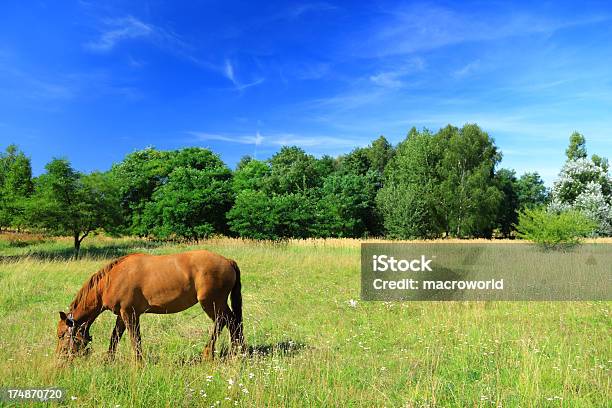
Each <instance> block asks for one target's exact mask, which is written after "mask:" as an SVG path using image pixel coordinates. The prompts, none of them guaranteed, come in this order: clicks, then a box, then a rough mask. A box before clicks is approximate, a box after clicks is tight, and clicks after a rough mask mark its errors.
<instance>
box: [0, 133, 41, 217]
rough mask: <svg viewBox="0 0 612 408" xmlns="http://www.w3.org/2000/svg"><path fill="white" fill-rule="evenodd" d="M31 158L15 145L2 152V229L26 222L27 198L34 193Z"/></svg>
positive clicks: (0, 190)
mask: <svg viewBox="0 0 612 408" xmlns="http://www.w3.org/2000/svg"><path fill="white" fill-rule="evenodd" d="M33 188H34V185H33V182H32V166H31V163H30V159H29V158H28V157H27V156H26V155H25V154H24V153H23V152H21V151H19V149H18V148H17V146H15V145H10V146H8V147H7V148H6V152H5V153H4V154H0V229H1V228H2V227H6V226H20V225H22V224H23V223H24V218H23V217H24V205H25V200H26V199H27V198H28V197H29V196H30V195H31V194H32V191H33Z"/></svg>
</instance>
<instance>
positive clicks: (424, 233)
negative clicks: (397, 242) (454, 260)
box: [376, 128, 443, 238]
mask: <svg viewBox="0 0 612 408" xmlns="http://www.w3.org/2000/svg"><path fill="white" fill-rule="evenodd" d="M441 157H442V150H441V146H440V145H439V144H438V139H435V138H434V137H433V136H432V134H431V133H430V132H429V131H428V130H426V129H425V130H423V132H419V131H417V130H416V129H415V128H412V129H411V130H410V132H409V133H408V136H407V137H406V139H405V140H404V141H403V142H401V143H400V144H399V145H398V147H397V149H396V152H395V155H394V157H393V158H392V159H391V161H390V162H389V163H388V165H387V166H386V168H385V182H384V186H383V187H382V188H381V189H380V191H379V192H378V195H377V198H376V201H377V206H378V209H379V211H380V214H381V215H382V217H383V221H384V228H385V230H386V232H387V234H388V235H389V236H390V237H392V238H432V237H435V236H438V235H439V234H440V233H441V232H442V231H443V222H442V221H443V220H442V219H441V214H440V212H439V210H440V208H439V205H438V195H439V191H438V187H437V186H438V184H439V179H438V174H437V172H436V165H437V163H439V161H440V160H441Z"/></svg>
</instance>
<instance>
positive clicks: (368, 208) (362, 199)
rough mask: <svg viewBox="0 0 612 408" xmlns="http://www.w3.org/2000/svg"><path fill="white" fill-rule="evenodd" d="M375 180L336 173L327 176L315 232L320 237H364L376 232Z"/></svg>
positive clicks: (371, 175)
mask: <svg viewBox="0 0 612 408" xmlns="http://www.w3.org/2000/svg"><path fill="white" fill-rule="evenodd" d="M376 179H377V175H376V174H375V173H374V172H368V173H367V174H366V175H365V176H361V175H357V174H335V175H331V176H328V177H326V178H325V180H324V182H323V186H322V187H321V189H320V191H319V195H320V196H319V197H318V200H317V202H316V217H317V221H316V227H315V234H316V235H317V236H320V237H362V236H364V235H366V234H368V233H372V232H375V231H376V227H377V225H378V223H379V221H378V219H376V191H377V189H376Z"/></svg>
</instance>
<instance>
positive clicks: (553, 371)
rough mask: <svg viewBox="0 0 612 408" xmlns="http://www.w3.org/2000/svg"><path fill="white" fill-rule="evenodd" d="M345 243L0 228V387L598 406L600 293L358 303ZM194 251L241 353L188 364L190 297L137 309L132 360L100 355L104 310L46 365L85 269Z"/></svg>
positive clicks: (159, 400) (606, 331)
mask: <svg viewBox="0 0 612 408" xmlns="http://www.w3.org/2000/svg"><path fill="white" fill-rule="evenodd" d="M5 235H6V234H5ZM358 244H359V243H358V241H353V240H330V241H323V240H313V241H302V242H300V241H290V242H287V243H282V244H272V243H258V242H250V241H241V240H232V239H219V240H210V241H205V242H201V243H200V244H199V245H191V246H188V245H179V244H176V245H158V244H155V243H151V242H147V241H140V240H135V239H115V240H113V239H107V238H100V237H96V238H93V239H89V238H88V240H86V241H85V242H84V248H83V256H82V258H81V259H80V260H72V259H70V241H69V240H64V239H59V240H51V241H50V240H44V239H42V238H41V239H38V240H34V242H32V241H28V240H26V239H24V240H19V239H17V240H13V241H11V242H9V241H7V240H6V238H2V239H0V319H1V320H0V321H1V322H2V323H1V325H0V360H1V361H2V363H1V365H0V378H1V379H2V380H1V383H0V386H14V387H34V386H59V387H64V388H65V389H66V390H67V392H68V398H67V399H66V401H65V402H64V404H66V405H75V406H76V405H79V406H83V405H84V406H106V407H119V406H120V407H130V406H147V407H158V406H162V407H165V406H172V407H179V406H226V407H229V406H284V407H289V406H364V407H372V406H388V407H400V406H403V407H448V406H451V407H519V406H520V407H532V406H533V407H540V406H544V407H547V406H550V407H591V406H593V407H602V406H610V405H611V404H612V402H611V401H612V389H611V378H612V376H611V375H610V369H611V368H612V343H611V341H610V339H611V334H612V330H611V329H612V316H611V310H610V306H611V303H610V302H403V303H401V302H394V303H385V302H364V301H361V300H359V289H360V288H359V282H360V280H359V245H358ZM193 248H206V249H209V250H213V251H216V252H219V253H221V254H223V255H225V256H227V257H230V258H233V259H236V260H237V261H238V263H239V265H240V267H241V270H242V287H243V299H244V313H245V333H246V338H247V342H248V344H249V346H250V348H251V353H250V354H249V355H247V356H243V357H226V356H225V355H224V353H223V351H221V357H220V358H218V359H216V360H215V361H214V362H209V361H202V360H201V358H200V354H201V351H202V349H203V347H204V345H205V343H206V341H207V340H208V336H209V331H210V329H211V321H210V320H209V319H208V318H207V317H206V316H205V315H204V314H203V313H202V311H201V308H200V307H199V306H194V307H193V308H191V309H189V310H188V311H186V312H183V313H181V314H176V315H167V316H157V315H145V316H143V319H142V338H143V347H144V354H145V361H146V362H145V364H144V365H143V366H138V365H136V364H134V363H132V360H131V348H130V347H129V342H128V338H127V336H126V337H124V339H123V340H122V341H121V344H120V347H119V351H118V355H117V359H116V361H114V362H112V363H107V362H105V352H106V350H107V347H108V341H109V337H110V332H111V330H112V327H113V324H114V316H113V315H112V314H110V313H109V312H107V313H104V314H102V315H101V317H100V318H99V319H98V320H97V322H96V323H95V325H94V326H93V328H92V331H91V333H92V335H93V338H94V341H93V353H92V355H90V356H89V357H88V358H86V359H81V360H78V361H75V362H73V363H72V364H59V363H58V362H57V360H56V359H55V358H54V353H53V352H54V347H55V344H56V338H55V337H56V336H55V328H56V324H57V320H58V313H57V312H58V311H59V310H66V307H67V306H68V304H69V303H70V301H71V300H72V298H73V297H74V295H75V293H76V292H77V290H78V289H79V288H80V286H81V285H82V283H83V282H84V280H85V279H86V278H87V277H88V276H89V275H90V274H92V273H93V272H95V271H96V270H98V269H99V268H100V267H101V266H103V265H104V264H105V263H107V262H108V261H109V260H110V259H112V258H113V257H116V256H118V255H122V254H125V253H130V252H150V253H170V252H179V251H183V250H188V249H193ZM352 300H355V301H356V302H353V301H352ZM222 339H223V340H222V341H220V342H219V343H218V344H217V348H218V350H219V349H220V348H226V347H227V345H228V340H227V332H226V331H224V335H223V336H222Z"/></svg>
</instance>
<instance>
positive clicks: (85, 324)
mask: <svg viewBox="0 0 612 408" xmlns="http://www.w3.org/2000/svg"><path fill="white" fill-rule="evenodd" d="M230 293H231V302H232V309H231V310H230V308H229V306H228V305H227V299H228V296H229V295H230ZM198 302H199V303H200V305H201V306H202V308H203V309H204V311H205V312H206V314H207V315H208V316H209V317H210V318H211V319H212V320H213V321H214V327H213V332H212V336H211V338H210V341H209V342H208V344H207V345H206V347H205V348H204V356H205V357H207V358H213V356H214V351H215V341H216V340H217V337H218V336H219V333H220V332H221V331H222V330H223V327H224V326H225V325H226V324H227V325H228V329H229V331H230V336H231V340H232V348H233V349H236V348H239V347H241V346H243V344H244V335H243V328H242V295H241V289H240V269H239V268H238V265H237V264H236V262H235V261H233V260H231V259H227V258H224V257H222V256H221V255H217V254H214V253H212V252H208V251H204V250H202V251H190V252H184V253H180V254H174V255H158V256H155V255H145V254H132V255H127V256H124V257H122V258H119V259H116V260H114V261H113V262H111V263H110V264H108V265H106V266H105V267H104V268H102V269H101V270H99V271H98V272H96V273H95V274H93V275H92V276H91V277H90V278H89V279H88V280H87V282H85V284H84V285H83V287H82V288H81V290H79V292H78V293H77V295H76V297H75V299H74V301H73V302H72V304H71V305H70V312H69V313H68V314H66V313H64V312H59V314H60V321H59V324H58V327H57V336H58V346H57V352H58V353H59V354H61V355H73V354H80V353H84V352H87V345H88V343H89V342H90V341H91V336H90V335H89V328H90V327H91V325H92V323H93V322H94V320H96V318H97V317H98V316H99V315H100V313H102V312H103V311H105V310H110V311H112V312H113V313H114V314H116V315H117V322H116V323H115V328H114V330H113V332H112V334H111V339H110V347H109V349H108V354H109V357H111V358H112V357H113V356H114V353H115V350H116V348H117V343H118V342H119V340H120V339H121V336H122V335H123V332H124V331H125V329H126V328H127V330H128V333H129V335H130V338H131V340H132V346H133V348H134V352H135V354H136V357H137V359H138V360H142V346H141V341H140V315H141V314H143V313H161V314H166V313H177V312H181V311H183V310H185V309H188V308H190V307H191V306H193V305H195V304H196V303H198Z"/></svg>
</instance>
